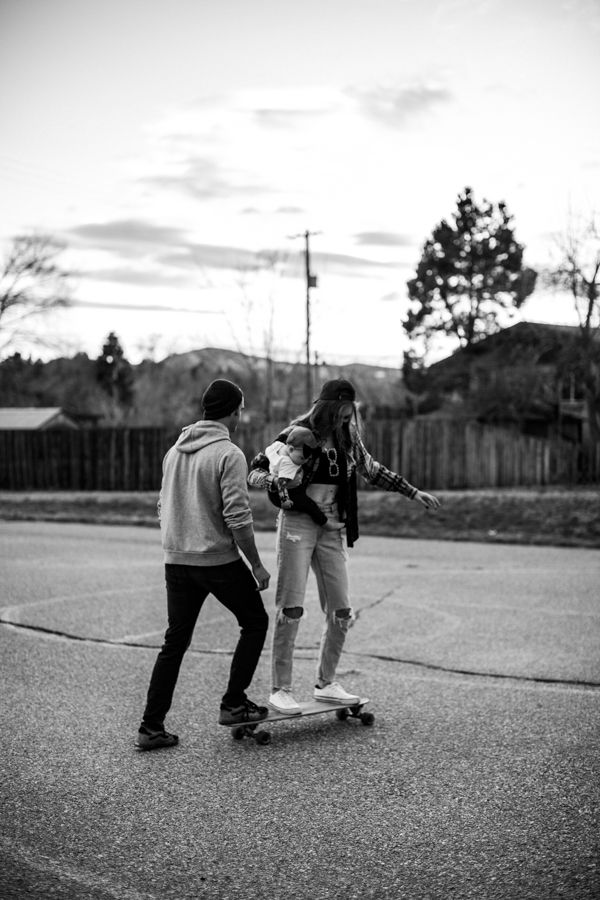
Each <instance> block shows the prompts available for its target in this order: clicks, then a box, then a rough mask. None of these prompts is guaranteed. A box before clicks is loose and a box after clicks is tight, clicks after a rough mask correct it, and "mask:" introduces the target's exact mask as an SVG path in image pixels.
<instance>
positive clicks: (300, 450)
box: [285, 425, 319, 466]
mask: <svg viewBox="0 0 600 900" xmlns="http://www.w3.org/2000/svg"><path fill="white" fill-rule="evenodd" d="M318 446H319V442H318V440H317V438H316V437H315V434H314V432H312V431H311V430H310V428H304V427H303V426H302V425H295V426H294V428H292V430H291V431H290V433H289V434H288V436H287V438H286V440H285V449H286V453H287V455H288V456H289V458H290V459H291V460H292V462H293V463H295V464H296V465H297V466H301V465H302V463H305V462H306V460H307V459H308V458H309V457H310V456H311V454H312V453H313V451H314V450H316V448H317V447H318Z"/></svg>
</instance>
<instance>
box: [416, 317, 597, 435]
mask: <svg viewBox="0 0 600 900" xmlns="http://www.w3.org/2000/svg"><path fill="white" fill-rule="evenodd" d="M578 333H579V329H578V328H577V327H575V326H568V325H551V324H545V323H538V322H519V323H517V324H515V325H511V326H510V327H508V328H504V329H503V330H502V331H499V332H497V333H496V334H492V335H489V336H488V337H486V338H484V339H482V340H480V341H478V342H477V343H475V344H473V345H471V346H469V347H463V348H461V349H460V350H457V351H456V352H455V353H454V354H452V356H450V357H448V358H447V359H443V360H440V361H439V362H437V363H434V364H433V365H431V366H430V367H429V369H428V370H427V385H428V394H429V397H430V398H431V397H432V396H433V397H435V398H436V407H437V408H436V412H434V413H433V414H434V415H437V416H440V415H443V414H444V412H447V413H448V414H449V415H451V416H452V417H456V416H461V415H462V416H467V417H469V418H473V417H474V418H477V419H479V420H480V421H482V422H488V423H495V424H498V425H502V426H508V427H516V428H518V429H519V430H520V431H522V432H524V433H526V434H531V435H534V436H537V437H551V436H557V435H559V436H561V437H563V438H566V439H567V440H573V441H581V440H582V438H584V437H585V436H586V434H587V427H588V426H587V407H586V403H585V399H584V392H583V386H582V384H581V381H580V379H579V376H578V375H577V372H576V367H570V369H569V370H568V374H565V373H566V371H567V368H568V367H566V366H565V364H564V360H565V358H566V354H567V352H568V351H569V349H570V348H574V347H575V346H576V339H577V337H578ZM572 358H575V357H574V356H573V357H572Z"/></svg>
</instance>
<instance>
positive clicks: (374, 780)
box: [0, 522, 600, 900]
mask: <svg viewBox="0 0 600 900" xmlns="http://www.w3.org/2000/svg"><path fill="white" fill-rule="evenodd" d="M273 540H274V536H273V534H270V533H269V534H259V535H258V541H259V545H260V546H261V548H262V550H263V555H264V559H265V562H266V563H267V565H268V567H270V568H271V571H272V572H273V574H274V573H275V561H274V552H273V546H272V545H273ZM0 548H1V571H0V576H1V578H0V584H1V586H2V587H1V599H0V606H1V607H2V609H0V648H1V656H0V659H1V662H0V671H1V673H2V682H3V686H2V691H1V695H0V704H1V715H2V741H1V750H2V769H1V774H0V780H1V781H0V783H1V797H0V804H1V810H2V814H1V816H0V859H1V861H2V868H1V869H0V873H1V874H0V897H1V898H2V900H13V898H22V897H33V898H58V900H72V898H77V900H79V898H85V900H111V898H117V900H141V898H144V900H158V898H177V900H188V898H189V900H196V898H217V900H230V898H231V900H233V898H250V897H252V898H255V897H260V898H262V897H271V898H275V900H292V898H293V900H325V898H335V900H352V898H357V900H358V898H361V900H363V898H375V900H403V898H407V900H425V898H428V900H430V898H431V900H438V898H439V900H447V898H490V900H493V898H501V900H512V898H515V900H517V898H518V900H522V898H542V900H552V898H597V897H598V896H600V875H599V872H598V849H599V835H600V822H599V815H598V809H599V804H598V800H599V794H600V787H599V785H600V778H599V775H600V761H599V756H600V753H599V749H598V747H599V740H598V739H599V737H600V716H599V707H600V608H599V607H600V591H599V585H600V577H599V576H600V551H597V550H577V549H564V548H550V547H520V546H512V545H490V544H467V543H454V542H453V543H444V542H434V541H427V542H420V541H411V540H393V539H386V538H367V537H362V538H361V540H360V541H359V542H358V544H357V545H356V547H355V548H354V549H353V550H352V551H351V578H352V584H353V598H354V605H355V609H356V611H357V613H358V621H357V623H356V625H355V627H354V628H353V630H352V631H351V632H350V635H349V638H348V642H347V650H346V652H345V654H344V657H343V660H342V667H341V671H340V673H339V675H340V680H341V681H342V682H343V683H344V685H346V686H348V687H350V688H352V689H356V690H358V691H360V692H361V693H362V694H366V695H367V696H369V697H371V698H372V700H371V704H370V708H371V710H372V711H373V712H374V713H375V715H376V721H375V724H374V726H373V727H372V728H367V727H363V726H362V725H360V724H359V723H357V722H345V723H340V722H338V721H337V720H336V719H335V718H334V717H333V716H318V717H313V718H311V719H307V720H304V721H300V722H298V721H295V722H285V723H282V724H274V725H273V726H272V734H273V743H272V744H271V745H269V746H266V747H261V746H258V745H256V744H255V743H254V742H250V741H242V742H237V741H233V740H232V738H231V734H230V732H229V731H228V730H226V729H224V728H221V727H219V726H218V725H217V723H216V717H217V710H218V700H219V697H220V695H221V693H222V691H223V687H224V683H225V680H226V674H227V670H228V666H229V661H230V651H231V649H232V647H233V645H234V643H235V640H236V625H235V623H234V622H233V620H231V619H230V617H229V615H228V614H227V613H226V612H224V611H222V610H221V608H220V607H219V605H218V604H217V603H216V601H214V600H213V599H212V598H211V599H209V601H208V602H207V604H206V606H205V609H204V610H203V612H202V615H201V618H200V620H199V624H198V627H197V631H196V635H195V638H194V641H193V643H192V646H191V648H190V651H189V653H188V655H187V657H186V660H185V661H184V665H183V667H182V672H181V676H180V681H179V685H178V690H177V693H176V696H175V702H174V705H173V709H172V711H171V714H170V717H169V719H168V723H167V724H168V726H169V727H171V728H172V730H175V731H177V732H178V733H179V735H180V739H181V743H180V745H179V747H177V748H175V749H171V750H163V751H157V752H154V753H145V754H144V753H139V752H136V751H135V750H134V739H135V734H136V731H137V726H138V724H139V718H140V714H141V710H142V706H143V701H144V697H145V691H146V687H147V682H148V678H149V674H150V670H151V668H152V665H153V662H154V658H155V655H156V650H157V648H158V646H159V645H160V642H161V638H162V633H163V631H164V626H165V611H164V590H163V578H162V561H161V551H160V546H159V534H158V531H156V530H155V529H145V528H135V527H132V528H130V527H118V526H112V527H103V526H94V525H77V524H68V525H65V524H52V523H25V522H19V523H15V522H13V523H8V522H0ZM273 583H274V579H273ZM273 595H274V591H273V589H270V590H269V591H268V592H266V594H265V602H266V605H267V608H268V610H269V611H272V608H273ZM307 605H308V616H307V619H306V622H305V623H304V624H303V628H302V630H301V632H300V638H299V650H298V654H297V664H296V693H297V695H298V696H300V697H308V696H310V692H311V687H312V683H313V671H314V667H315V659H316V645H317V643H318V640H319V632H320V628H321V620H320V613H319V612H318V608H317V600H316V592H315V585H314V581H312V579H311V581H310V584H309V592H308V601H307ZM268 689H269V658H268V651H266V652H265V654H264V656H263V659H262V661H261V664H260V666H259V670H258V672H257V676H256V679H255V682H254V689H253V693H252V696H253V698H254V699H257V700H259V699H264V698H265V697H266V695H267V693H268Z"/></svg>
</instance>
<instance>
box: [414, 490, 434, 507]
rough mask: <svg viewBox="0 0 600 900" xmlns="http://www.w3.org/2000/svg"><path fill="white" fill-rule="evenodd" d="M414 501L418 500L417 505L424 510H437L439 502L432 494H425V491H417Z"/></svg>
mask: <svg viewBox="0 0 600 900" xmlns="http://www.w3.org/2000/svg"><path fill="white" fill-rule="evenodd" d="M414 499H415V500H418V501H419V503H422V504H423V506H424V507H425V509H433V510H436V509H439V508H440V501H439V500H438V498H437V497H434V496H433V494H426V493H425V491H417V493H416V494H415V498H414Z"/></svg>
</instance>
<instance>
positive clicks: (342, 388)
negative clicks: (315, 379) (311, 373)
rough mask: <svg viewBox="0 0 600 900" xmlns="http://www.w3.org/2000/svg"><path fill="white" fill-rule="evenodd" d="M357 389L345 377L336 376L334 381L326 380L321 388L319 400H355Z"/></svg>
mask: <svg viewBox="0 0 600 900" xmlns="http://www.w3.org/2000/svg"><path fill="white" fill-rule="evenodd" d="M355 397H356V391H355V390H354V385H352V384H351V383H350V382H349V381H346V379H345V378H334V380H333V381H326V382H325V384H324V385H323V387H322V388H321V393H320V394H319V396H318V399H319V400H339V401H341V400H346V401H352V402H354V399H355Z"/></svg>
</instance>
